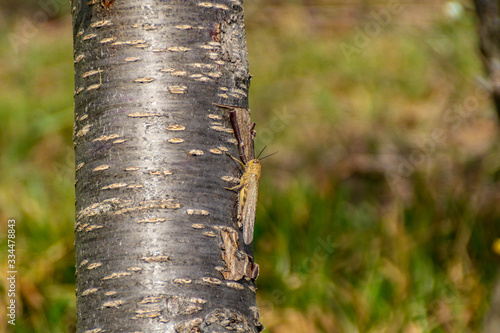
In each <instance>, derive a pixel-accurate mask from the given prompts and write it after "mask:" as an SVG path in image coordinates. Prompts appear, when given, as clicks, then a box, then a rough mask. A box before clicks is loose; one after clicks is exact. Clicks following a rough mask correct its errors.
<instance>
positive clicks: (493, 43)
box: [474, 0, 500, 117]
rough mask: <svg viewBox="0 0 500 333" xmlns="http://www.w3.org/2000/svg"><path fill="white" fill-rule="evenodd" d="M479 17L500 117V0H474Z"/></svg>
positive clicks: (487, 64)
mask: <svg viewBox="0 0 500 333" xmlns="http://www.w3.org/2000/svg"><path fill="white" fill-rule="evenodd" d="M474 3H475V5H476V12H477V14H478V17H479V40H480V42H481V54H482V57H483V63H484V65H485V67H486V70H487V72H488V75H489V77H490V80H491V91H492V94H493V100H494V102H495V107H496V110H497V115H498V116H499V117H500V16H499V15H500V12H499V10H500V8H499V4H498V0H474Z"/></svg>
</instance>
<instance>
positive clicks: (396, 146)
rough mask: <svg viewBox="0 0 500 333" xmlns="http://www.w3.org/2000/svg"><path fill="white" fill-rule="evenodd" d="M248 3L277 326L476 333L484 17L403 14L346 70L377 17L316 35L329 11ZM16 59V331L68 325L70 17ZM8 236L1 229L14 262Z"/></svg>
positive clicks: (487, 266)
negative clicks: (418, 18)
mask: <svg viewBox="0 0 500 333" xmlns="http://www.w3.org/2000/svg"><path fill="white" fill-rule="evenodd" d="M315 3H316V2H315ZM317 4H319V2H317ZM309 5H310V3H309ZM324 5H325V7H324V10H325V11H327V10H329V9H328V8H329V7H328V6H326V3H324ZM245 6H246V11H247V38H248V49H249V54H250V64H251V72H252V74H253V81H252V90H251V94H250V98H251V101H250V105H251V108H252V111H253V112H252V114H253V117H254V119H255V120H256V122H257V128H256V129H257V145H258V147H257V149H260V148H261V147H262V146H264V145H268V146H269V147H268V150H269V151H270V152H272V151H276V150H277V151H279V153H278V154H277V155H275V156H273V157H271V158H269V159H266V160H264V161H263V179H262V181H261V189H260V194H259V208H258V216H257V222H256V224H257V230H256V235H255V239H256V252H255V257H256V261H257V262H258V263H259V264H260V266H261V275H260V277H259V280H258V287H259V292H258V298H259V306H260V309H261V311H262V313H263V318H262V320H263V322H264V325H265V326H266V327H267V328H268V330H269V331H270V332H276V333H280V332H298V333H300V332H348V333H350V332H409V333H413V332H432V333H441V332H442V333H447V332H453V333H455V332H479V331H480V330H481V325H482V320H483V317H484V315H485V313H486V311H487V310H488V304H489V297H490V290H491V288H492V285H493V284H494V282H495V279H496V276H497V265H498V256H497V255H496V254H495V253H493V251H492V249H491V245H492V243H493V242H494V240H495V239H496V237H497V235H498V234H499V232H500V230H499V229H500V227H499V226H498V223H497V221H498V220H499V218H500V208H498V204H497V201H498V196H497V195H496V193H498V179H499V174H500V159H499V158H498V156H499V154H500V147H499V145H498V143H497V141H498V130H497V121H496V118H495V116H494V111H493V109H492V105H491V103H490V101H489V100H488V99H487V98H485V97H484V96H485V94H484V91H482V90H481V89H480V88H478V87H480V85H479V83H478V78H479V77H480V76H481V75H482V67H481V63H480V59H479V56H478V53H477V47H476V46H477V38H476V33H475V23H474V16H473V13H472V12H467V11H466V12H464V16H463V17H462V18H461V19H460V20H451V19H449V18H446V17H445V16H443V15H441V14H439V13H437V12H436V10H435V9H429V11H428V12H427V13H426V14H428V15H429V16H428V17H431V18H430V19H428V20H427V21H428V23H426V24H420V25H419V24H407V21H406V19H405V16H404V15H406V14H408V12H407V11H408V10H411V9H404V11H403V13H402V14H401V16H397V17H395V18H394V20H393V21H392V22H391V24H389V25H388V26H387V27H385V28H384V29H383V30H382V31H381V33H380V34H379V35H377V36H376V37H374V38H372V39H371V40H370V43H369V45H368V46H367V47H366V48H364V49H363V50H362V52H360V54H358V55H354V56H353V57H352V58H351V61H350V62H349V61H347V59H346V58H345V57H344V55H343V53H342V51H341V49H340V45H341V43H352V42H353V39H354V38H355V36H356V30H355V28H356V27H363V26H364V24H365V23H366V22H367V21H366V20H363V19H360V20H359V21H353V22H350V23H349V24H348V25H347V26H346V25H336V21H335V20H330V21H326V22H329V23H328V24H327V25H326V26H321V25H315V23H316V21H318V22H320V19H321V15H319V17H312V16H310V15H312V14H311V13H312V12H313V11H311V10H310V8H309V7H307V8H306V5H304V4H302V1H293V2H292V1H279V0H275V1H264V0H255V1H251V2H247V3H246V4H245ZM352 8H356V6H355V5H352ZM378 8H380V7H378ZM405 11H406V12H405ZM23 15H28V17H29V15H30V14H23ZM426 17H427V16H426ZM321 22H325V21H321ZM318 27H319V28H318ZM16 29H19V26H18V25H16V23H15V20H12V22H11V23H8V24H7V23H4V24H3V25H1V26H0V32H1V33H0V42H2V45H8V43H9V40H8V36H9V33H11V32H16V31H19V30H16ZM20 50H21V51H20V52H19V53H15V52H14V51H13V50H12V49H11V48H1V49H0V120H1V123H2V130H1V131H0V146H1V147H2V151H1V159H0V172H1V174H2V177H1V178H0V218H1V219H2V221H6V220H7V219H8V218H11V217H15V218H16V219H17V221H18V227H17V238H16V239H17V241H18V242H17V251H18V252H17V255H18V260H19V271H21V272H22V274H20V275H19V276H20V277H22V280H21V281H20V290H21V292H20V299H19V301H20V302H21V303H22V305H23V306H22V309H23V313H22V318H18V321H17V325H16V331H17V332H70V331H72V330H74V324H75V298H74V288H75V287H74V283H75V278H74V250H73V238H74V237H73V218H74V208H73V207H74V206H73V157H72V154H73V152H72V143H71V135H72V119H73V114H72V96H73V74H72V70H73V62H72V53H71V25H70V22H69V20H68V18H67V17H66V16H62V17H60V18H58V19H57V20H54V21H51V22H49V23H47V24H45V25H43V26H42V27H40V29H39V31H38V32H37V34H36V35H35V36H34V37H33V38H32V39H30V40H29V43H26V44H23V45H22V48H21V49H20ZM478 89H479V90H478ZM474 98H475V100H474ZM470 101H476V102H477V103H476V104H475V105H474V106H473V107H472V108H469V107H468V105H469V104H467V103H468V102H470ZM436 133H438V134H439V135H438V136H436ZM6 231H7V230H6V226H5V225H4V224H0V246H1V249H2V250H1V251H3V252H2V253H0V254H1V255H2V256H4V255H5V253H4V249H5V248H6V247H5V239H6V237H4V235H5V233H6ZM0 268H1V270H0V275H1V276H2V277H3V275H2V274H5V272H6V269H5V266H4V264H3V262H2V266H0ZM1 281H2V282H0V294H1V295H2V297H1V299H0V302H5V300H6V298H5V296H3V295H4V294H5V293H4V291H5V286H6V285H5V279H4V278H2V279H1ZM1 304H4V303H1ZM1 304H0V305H1ZM2 311H5V307H4V306H3V305H2V306H0V315H1V318H5V315H4V312H2ZM0 325H5V323H4V322H2V320H0ZM4 328H5V326H0V331H3V330H4Z"/></svg>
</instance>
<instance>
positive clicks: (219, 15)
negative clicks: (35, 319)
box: [72, 0, 263, 332]
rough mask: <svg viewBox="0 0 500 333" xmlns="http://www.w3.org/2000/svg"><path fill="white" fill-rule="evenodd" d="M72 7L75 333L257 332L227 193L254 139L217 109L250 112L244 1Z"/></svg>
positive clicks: (247, 270) (252, 271) (249, 267)
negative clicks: (237, 161) (234, 158)
mask: <svg viewBox="0 0 500 333" xmlns="http://www.w3.org/2000/svg"><path fill="white" fill-rule="evenodd" d="M72 6H73V7H72V13H73V36H74V66H75V91H74V95H75V127H74V144H75V159H76V161H75V163H76V164H75V165H76V184H75V192H76V212H77V213H76V222H75V235H76V241H75V243H76V256H77V258H76V260H77V321H78V322H77V331H78V332H119V331H120V332H121V331H127V332H133V331H141V332H222V331H231V332H233V331H234V332H259V331H261V330H262V329H263V327H262V325H261V324H260V323H259V320H258V318H259V314H258V311H257V308H256V296H255V290H256V289H255V284H254V279H255V278H256V275H257V271H258V269H257V268H258V266H257V265H256V264H254V263H253V259H252V257H253V253H252V248H251V246H243V244H240V243H242V242H238V231H236V230H234V229H232V228H233V227H234V225H233V224H234V222H233V221H232V216H233V210H234V197H235V194H234V193H232V192H230V191H227V190H225V187H226V186H227V184H228V182H233V183H234V182H237V181H238V180H237V178H235V177H237V175H238V170H237V167H236V166H235V165H234V163H232V162H231V161H230V159H228V158H227V156H225V152H230V153H232V154H235V153H236V151H237V150H240V151H241V149H242V148H241V147H242V146H243V147H244V149H243V151H244V153H243V156H244V157H245V158H246V159H247V161H248V160H251V159H253V142H251V141H249V142H248V143H246V141H245V144H244V145H241V144H238V142H237V141H236V140H235V137H234V130H233V129H232V128H231V127H232V126H231V122H230V119H229V114H228V112H227V111H225V110H223V109H220V108H219V107H217V106H215V105H214V103H217V104H219V105H241V106H242V109H244V110H246V109H245V107H246V106H247V105H248V99H247V98H248V97H247V96H248V86H249V83H250V75H249V73H248V63H247V55H246V45H245V33H244V25H243V7H242V5H241V1H240V0H216V1H211V2H204V1H195V0H170V1H156V0H120V1H118V0H116V1H108V0H106V1H104V0H78V1H77V0H74V1H73V2H72ZM234 112H236V114H235V115H236V118H237V117H239V113H238V111H234ZM241 115H243V116H244V117H247V115H246V113H241V114H240V116H241ZM248 121H249V118H248ZM239 124H240V131H239V132H240V134H239V135H240V136H241V137H245V138H246V137H247V136H248V134H247V132H244V131H247V126H246V125H245V126H244V129H243V130H242V129H241V126H242V125H241V124H243V120H239ZM233 126H234V122H233ZM250 131H251V130H250ZM243 132H244V133H243ZM244 140H248V139H244ZM252 141H253V140H252ZM250 145H252V148H250ZM250 150H251V151H250ZM240 154H241V152H240ZM218 235H221V236H220V237H219V236H218ZM221 237H222V238H221ZM221 240H222V243H223V246H222V247H221Z"/></svg>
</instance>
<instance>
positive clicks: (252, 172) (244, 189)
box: [226, 153, 261, 245]
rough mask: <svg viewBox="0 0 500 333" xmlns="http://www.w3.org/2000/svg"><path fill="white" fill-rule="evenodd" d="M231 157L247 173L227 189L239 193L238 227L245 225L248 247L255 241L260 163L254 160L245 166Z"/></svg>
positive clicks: (244, 237) (244, 238) (245, 240)
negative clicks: (254, 231) (236, 183)
mask: <svg viewBox="0 0 500 333" xmlns="http://www.w3.org/2000/svg"><path fill="white" fill-rule="evenodd" d="M227 155H228V156H229V157H231V158H232V159H233V160H235V161H236V162H238V163H239V164H240V165H241V167H242V168H243V170H245V172H244V173H243V176H241V180H240V183H239V184H238V185H236V186H234V187H226V189H227V190H230V191H239V192H238V215H237V218H238V226H239V227H240V228H241V226H242V225H243V240H244V242H245V244H246V245H248V244H250V243H251V242H252V240H253V229H254V226H255V211H256V210H257V196H258V191H259V180H260V171H261V167H260V161H259V160H258V159H253V160H250V161H248V163H247V164H244V163H243V162H241V161H240V160H238V159H237V158H235V157H233V156H232V155H231V154H229V153H227Z"/></svg>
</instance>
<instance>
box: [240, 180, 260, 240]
mask: <svg viewBox="0 0 500 333" xmlns="http://www.w3.org/2000/svg"><path fill="white" fill-rule="evenodd" d="M258 190H259V179H258V177H257V176H256V175H252V176H251V177H250V179H249V182H248V184H247V188H246V191H245V192H246V193H245V194H246V198H245V203H244V204H243V207H242V208H243V211H242V215H241V222H242V224H243V240H244V241H245V244H247V245H248V244H250V243H251V242H252V240H253V229H254V225H255V211H256V210H257V196H258Z"/></svg>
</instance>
